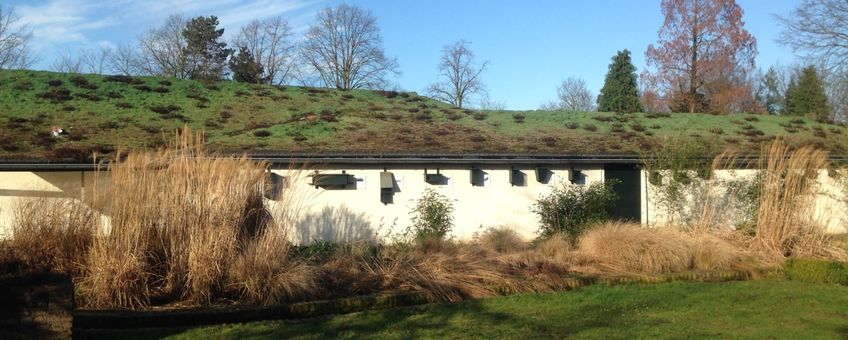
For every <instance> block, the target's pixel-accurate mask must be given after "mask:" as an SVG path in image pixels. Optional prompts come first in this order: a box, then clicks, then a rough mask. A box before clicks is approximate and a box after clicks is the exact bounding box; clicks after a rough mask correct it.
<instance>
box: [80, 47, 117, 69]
mask: <svg viewBox="0 0 848 340" xmlns="http://www.w3.org/2000/svg"><path fill="white" fill-rule="evenodd" d="M79 59H80V62H81V63H82V68H83V72H86V73H94V74H105V73H108V72H109V68H110V60H111V59H112V48H110V47H101V48H100V49H97V50H95V49H83V50H82V51H80V54H79Z"/></svg>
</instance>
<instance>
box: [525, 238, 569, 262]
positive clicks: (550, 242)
mask: <svg viewBox="0 0 848 340" xmlns="http://www.w3.org/2000/svg"><path fill="white" fill-rule="evenodd" d="M573 250H574V246H573V245H572V244H571V242H570V241H569V238H568V236H566V235H564V234H553V235H551V236H550V237H548V238H547V239H544V240H541V241H538V243H536V246H535V251H536V252H538V253H539V254H540V255H541V256H542V257H544V258H545V259H548V260H552V261H556V262H561V263H565V262H568V261H569V259H570V258H571V256H572V254H571V253H572V251H573Z"/></svg>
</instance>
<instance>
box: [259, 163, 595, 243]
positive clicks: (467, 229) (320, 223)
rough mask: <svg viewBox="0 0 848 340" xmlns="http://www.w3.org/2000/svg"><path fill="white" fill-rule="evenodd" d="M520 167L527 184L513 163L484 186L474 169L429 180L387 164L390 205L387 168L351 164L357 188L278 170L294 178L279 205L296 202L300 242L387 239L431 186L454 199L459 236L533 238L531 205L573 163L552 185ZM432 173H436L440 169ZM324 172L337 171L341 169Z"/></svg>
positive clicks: (494, 171) (589, 172)
mask: <svg viewBox="0 0 848 340" xmlns="http://www.w3.org/2000/svg"><path fill="white" fill-rule="evenodd" d="M516 168H517V169H520V170H521V171H522V172H524V174H525V176H526V185H525V186H512V185H511V184H510V183H509V171H510V170H509V168H486V167H482V168H481V169H482V170H483V171H484V172H485V173H486V178H487V179H486V181H485V185H484V186H482V187H479V186H472V185H471V180H470V170H469V169H441V170H440V173H441V174H443V175H445V176H447V177H448V178H450V180H449V183H448V184H447V185H431V184H428V183H427V182H425V181H424V169H387V170H388V171H389V172H391V173H392V174H394V177H395V180H396V181H397V186H398V189H399V192H396V193H395V194H394V197H393V203H390V204H383V203H381V202H380V173H381V172H382V171H383V169H364V168H360V169H356V168H348V169H345V171H346V172H347V173H348V174H352V175H354V176H355V178H356V179H357V187H356V189H351V190H340V189H329V190H327V189H322V188H315V187H313V186H311V185H309V183H310V182H311V179H310V178H309V177H307V174H305V173H303V172H299V173H293V172H292V171H290V170H274V172H275V173H277V174H279V175H281V176H284V177H287V178H288V179H289V180H288V182H289V187H288V188H287V189H286V190H288V195H287V196H288V198H287V197H284V198H283V199H282V200H281V201H280V202H276V203H274V204H273V206H274V209H275V210H277V211H279V210H280V209H285V208H286V207H288V208H291V207H292V206H296V208H295V210H297V211H298V212H299V215H300V218H299V219H298V220H299V222H298V223H296V226H295V229H296V231H297V232H295V233H294V234H295V235H296V236H294V237H293V241H295V242H311V241H312V240H313V239H331V240H337V241H352V240H357V239H369V238H385V237H390V236H391V235H393V234H397V233H401V232H403V231H404V230H405V229H406V228H407V227H408V226H409V225H410V224H411V216H410V211H411V209H412V208H413V206H414V205H415V202H416V200H417V199H418V198H420V197H421V195H422V194H423V193H424V190H425V189H427V188H432V189H434V190H436V191H437V192H439V193H441V194H442V195H444V196H446V197H448V198H449V199H451V200H453V202H454V209H455V210H454V229H453V235H454V236H455V237H457V238H459V239H470V238H472V237H473V236H474V234H475V233H478V232H481V231H482V230H484V229H485V228H486V227H491V226H499V225H506V226H510V227H511V228H513V229H515V230H516V231H518V232H519V233H520V234H521V235H522V236H524V237H525V238H528V239H530V238H533V237H535V236H536V235H537V234H536V233H537V231H538V229H539V224H538V221H537V219H536V215H535V214H533V213H532V212H531V211H530V206H531V205H532V204H533V203H534V202H535V201H536V199H537V198H538V197H539V195H542V194H547V193H549V192H550V191H551V189H552V188H553V185H555V184H561V183H562V182H563V181H567V179H568V178H569V170H568V169H570V167H568V168H551V170H552V172H553V174H554V175H553V176H552V178H551V180H550V181H549V182H548V183H547V184H544V183H539V182H537V181H536V178H535V172H534V169H535V168H533V167H516ZM575 169H577V170H582V172H583V173H584V174H585V175H586V182H587V184H588V183H591V182H595V181H603V170H602V168H601V167H599V166H594V167H575ZM429 172H431V173H434V172H435V169H430V170H429ZM320 173H326V174H333V173H336V174H337V173H341V169H334V170H322V171H320ZM297 207H300V208H297Z"/></svg>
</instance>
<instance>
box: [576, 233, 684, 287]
mask: <svg viewBox="0 0 848 340" xmlns="http://www.w3.org/2000/svg"><path fill="white" fill-rule="evenodd" d="M579 249H580V252H582V253H584V254H587V255H589V256H591V257H593V258H596V259H598V260H600V261H601V263H602V264H603V266H604V267H606V268H605V269H607V270H609V271H612V272H618V273H621V272H624V273H640V274H660V273H673V272H680V271H684V270H687V269H689V268H690V265H691V263H692V255H693V249H692V243H691V241H690V240H689V239H688V238H687V237H686V236H685V235H684V234H683V233H680V232H678V231H676V230H673V229H670V228H645V227H642V226H640V225H638V224H625V223H618V222H612V223H609V222H608V223H603V224H601V225H598V226H596V227H594V228H592V229H591V230H589V231H588V232H587V233H586V235H584V236H583V237H582V238H581V240H580V248H579Z"/></svg>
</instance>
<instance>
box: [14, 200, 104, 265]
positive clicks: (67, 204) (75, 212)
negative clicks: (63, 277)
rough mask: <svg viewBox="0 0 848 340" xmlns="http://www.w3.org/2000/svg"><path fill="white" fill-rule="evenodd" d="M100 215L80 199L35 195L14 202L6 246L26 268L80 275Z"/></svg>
mask: <svg viewBox="0 0 848 340" xmlns="http://www.w3.org/2000/svg"><path fill="white" fill-rule="evenodd" d="M98 218H99V215H98V214H97V212H96V211H94V210H92V209H91V208H89V207H88V206H86V205H85V204H84V203H83V202H80V201H79V200H74V199H69V198H37V199H28V200H22V201H19V202H17V204H16V206H15V208H14V210H13V212H12V228H11V229H12V238H11V240H10V241H9V246H10V247H11V249H12V251H13V252H14V253H15V256H16V257H18V259H19V260H20V261H21V262H22V264H23V265H24V266H25V267H26V268H30V269H35V270H47V271H54V272H60V273H67V274H70V275H71V276H73V277H79V276H80V275H81V273H82V270H83V268H84V266H85V257H86V254H87V253H88V249H89V247H90V246H91V243H92V240H93V238H94V232H95V230H96V227H97V224H98V222H97V219H98Z"/></svg>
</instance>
